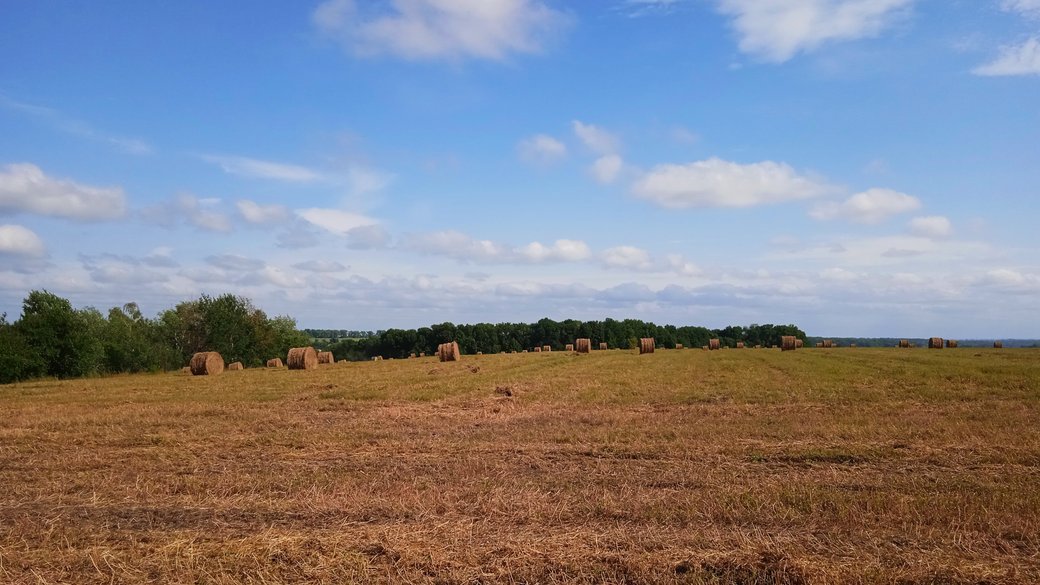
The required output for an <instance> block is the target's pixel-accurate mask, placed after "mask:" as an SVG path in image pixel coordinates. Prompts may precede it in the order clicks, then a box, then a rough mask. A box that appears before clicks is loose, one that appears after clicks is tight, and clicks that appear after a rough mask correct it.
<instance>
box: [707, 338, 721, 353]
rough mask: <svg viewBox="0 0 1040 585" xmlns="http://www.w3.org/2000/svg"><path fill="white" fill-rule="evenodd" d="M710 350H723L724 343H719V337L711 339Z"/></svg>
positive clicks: (709, 341)
mask: <svg viewBox="0 0 1040 585" xmlns="http://www.w3.org/2000/svg"><path fill="white" fill-rule="evenodd" d="M708 349H709V350H711V351H715V350H716V349H722V342H721V341H719V338H718V337H716V338H715V339H709V340H708Z"/></svg>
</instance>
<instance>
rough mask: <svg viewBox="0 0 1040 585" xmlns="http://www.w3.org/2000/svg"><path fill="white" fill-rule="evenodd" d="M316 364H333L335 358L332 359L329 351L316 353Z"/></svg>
mask: <svg viewBox="0 0 1040 585" xmlns="http://www.w3.org/2000/svg"><path fill="white" fill-rule="evenodd" d="M318 363H319V364H334V363H336V358H335V357H333V355H332V352H331V351H319V352H318Z"/></svg>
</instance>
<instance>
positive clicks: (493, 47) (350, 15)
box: [312, 0, 569, 61]
mask: <svg viewBox="0 0 1040 585" xmlns="http://www.w3.org/2000/svg"><path fill="white" fill-rule="evenodd" d="M361 6H362V7H364V9H363V10H362V9H359V5H358V4H357V3H355V2H354V0H326V1H325V2H322V3H321V4H320V5H318V7H317V8H316V9H315V10H314V12H313V14H312V20H313V22H314V24H315V26H317V28H318V29H319V30H321V31H322V32H324V33H325V34H327V35H329V36H331V37H333V38H336V39H338V40H340V41H341V42H342V43H343V44H344V46H346V47H347V48H349V49H350V50H351V51H352V52H354V54H356V55H358V56H362V57H369V56H376V55H390V56H394V57H399V58H403V59H407V60H414V61H432V60H459V59H486V60H503V59H505V58H506V57H508V56H510V55H512V54H522V53H538V52H540V51H541V50H542V48H543V46H544V44H545V42H546V41H547V40H548V38H549V37H551V36H552V35H553V34H554V33H555V32H556V31H558V30H559V29H560V28H561V27H563V26H565V25H566V24H567V22H568V20H569V19H568V18H567V16H566V15H564V14H563V13H562V12H558V11H556V10H553V9H551V8H549V7H548V6H546V5H545V4H543V3H542V2H540V1H538V0H390V1H389V2H380V3H378V4H376V3H371V4H370V3H368V2H366V3H363V4H361Z"/></svg>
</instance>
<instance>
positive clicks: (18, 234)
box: [0, 224, 46, 258]
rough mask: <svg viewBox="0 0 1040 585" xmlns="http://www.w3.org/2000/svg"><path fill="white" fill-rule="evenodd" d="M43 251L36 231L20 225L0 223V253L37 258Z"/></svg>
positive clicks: (41, 242)
mask: <svg viewBox="0 0 1040 585" xmlns="http://www.w3.org/2000/svg"><path fill="white" fill-rule="evenodd" d="M45 252H46V248H45V247H44V245H43V240H41V239H40V236H38V235H36V232H34V231H32V230H30V229H29V228H26V227H23V226H20V225H13V224H6V225H0V255H11V256H24V257H29V258H39V257H41V256H43V255H44V253H45Z"/></svg>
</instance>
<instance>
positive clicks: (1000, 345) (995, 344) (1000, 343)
mask: <svg viewBox="0 0 1040 585" xmlns="http://www.w3.org/2000/svg"><path fill="white" fill-rule="evenodd" d="M1003 348H1004V342H1003V341H994V342H993V349H1003Z"/></svg>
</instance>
